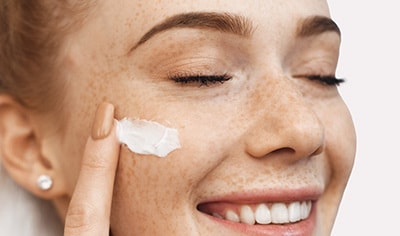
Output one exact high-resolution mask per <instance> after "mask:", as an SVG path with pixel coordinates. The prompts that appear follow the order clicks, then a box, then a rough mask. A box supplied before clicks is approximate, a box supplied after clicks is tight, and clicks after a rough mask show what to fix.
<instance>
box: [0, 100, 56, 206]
mask: <svg viewBox="0 0 400 236" xmlns="http://www.w3.org/2000/svg"><path fill="white" fill-rule="evenodd" d="M40 145H41V142H40V140H39V139H38V136H37V134H36V133H35V129H34V126H33V124H32V122H31V119H30V113H29V112H28V111H27V109H25V108H24V107H23V106H21V105H20V104H19V103H18V102H16V101H15V100H14V99H12V98H11V97H10V96H7V95H0V160H1V163H2V165H3V166H4V168H5V169H6V170H7V172H8V173H9V175H10V176H11V177H12V178H13V179H14V180H15V181H16V182H17V183H18V184H19V185H21V186H22V187H24V188H25V189H27V190H28V191H30V192H31V193H33V194H35V195H37V196H38V197H41V198H45V199H52V198H55V197H57V196H60V195H61V193H62V191H63V189H62V186H60V185H59V186H58V187H55V186H52V187H51V188H50V189H47V190H46V191H44V190H43V189H42V188H41V187H40V185H38V183H37V180H38V178H40V176H42V175H47V176H49V177H51V176H54V174H55V171H54V169H53V167H52V164H51V162H50V161H49V160H48V159H47V158H46V157H44V156H43V155H42V153H41V147H40Z"/></svg>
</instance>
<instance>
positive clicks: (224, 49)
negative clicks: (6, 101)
mask: <svg viewBox="0 0 400 236" xmlns="http://www.w3.org/2000/svg"><path fill="white" fill-rule="evenodd" d="M221 9H223V11H222V10H221ZM194 11H196V12H198V11H202V12H227V13H230V14H237V15H241V16H244V17H246V18H247V19H248V20H249V21H250V22H251V23H252V25H253V26H254V29H253V30H252V34H251V35H249V36H239V35H235V34H232V33H226V32H225V33H224V32H218V31H216V30H210V29H201V28H200V29H199V28H195V29H193V28H190V29H189V28H179V29H170V30H166V31H164V32H160V33H158V34H156V35H154V36H153V37H151V38H150V39H149V40H147V41H146V42H144V43H143V44H141V45H140V46H138V47H135V45H136V43H137V42H138V41H139V40H140V38H141V37H142V36H143V35H144V34H145V33H146V32H147V31H148V30H150V29H151V28H152V27H153V26H155V25H157V24H159V23H160V22H162V21H163V20H165V19H166V18H167V17H170V16H173V15H176V14H179V13H184V12H194ZM90 14H91V15H90V17H89V18H88V20H87V21H86V22H85V24H84V25H83V26H82V27H81V28H80V30H79V31H77V32H74V33H73V34H71V35H70V36H68V38H67V39H66V41H65V44H64V47H63V50H62V52H61V54H62V58H63V60H64V65H65V67H64V70H62V71H60V77H63V78H65V80H66V81H67V82H66V83H65V91H66V93H65V94H66V95H65V98H64V99H63V107H64V108H63V111H64V113H63V114H61V115H60V114H50V115H46V116H44V115H41V114H35V115H34V116H33V119H32V123H34V124H36V127H37V128H36V129H37V130H39V131H38V132H39V133H40V135H38V136H39V137H40V143H41V145H42V146H41V150H42V153H43V155H44V156H46V157H47V159H50V160H51V162H52V168H53V169H54V170H56V171H55V172H57V174H56V175H55V176H54V178H55V181H54V182H55V185H57V184H59V185H60V186H62V187H57V188H56V189H55V190H53V191H56V190H57V194H49V195H46V196H44V197H46V198H48V199H51V200H52V201H53V202H54V204H55V206H56V207H57V209H58V211H59V214H60V216H61V218H63V219H65V216H66V212H67V209H68V202H69V201H70V199H71V197H72V195H73V193H74V189H75V186H76V183H77V180H78V176H79V170H80V167H81V157H82V156H83V153H84V149H85V144H86V140H87V137H88V136H89V135H90V133H91V127H92V123H93V121H92V120H93V119H94V114H95V111H96V107H97V106H98V105H99V104H100V103H101V102H102V101H107V102H109V103H111V104H113V105H114V106H115V118H116V119H121V118H123V117H131V118H141V119H147V120H153V121H157V122H159V123H161V124H163V125H166V126H169V127H173V128H176V129H177V130H178V131H179V135H180V141H181V145H182V148H181V149H179V150H176V151H174V152H172V153H171V154H170V155H169V156H168V157H167V158H164V159H160V158H158V157H154V156H141V155H137V154H133V153H131V152H130V151H129V150H127V149H126V148H125V147H122V148H121V151H120V155H119V164H118V168H117V172H116V178H115V187H114V190H113V198H112V200H113V202H112V208H111V229H112V232H113V235H114V236H118V235H241V234H240V232H238V231H234V230H232V229H230V228H229V227H224V226H221V225H219V224H216V223H215V222H212V221H210V220H209V218H208V217H206V216H205V214H203V213H201V212H200V211H198V210H197V209H196V207H197V205H198V204H199V203H202V202H204V201H207V200H209V199H213V198H215V197H219V196H226V195H232V194H233V195H235V194H249V193H253V192H262V193H263V194H266V195H268V196H269V195H271V194H275V193H279V192H283V191H287V190H289V191H302V189H310V188H312V189H315V190H316V191H318V192H320V193H321V194H320V195H318V199H315V200H316V201H315V206H316V207H315V208H316V220H317V225H316V227H315V229H314V235H329V232H330V230H331V228H332V226H333V222H334V219H335V216H336V212H337V209H338V206H339V203H340V199H341V197H342V194H343V191H344V189H345V186H346V183H347V180H348V177H349V175H350V172H351V168H352V165H353V160H354V156H355V145H356V144H355V133H354V127H353V123H352V120H351V116H350V114H349V112H348V110H347V107H346V105H345V103H344V102H343V101H342V99H341V97H340V95H339V93H338V91H337V88H336V87H335V86H328V85H324V84H322V83H320V82H318V81H311V80H309V79H307V78H304V77H301V76H299V75H333V74H334V73H335V69H336V64H337V59H338V53H339V44H340V37H339V36H338V34H337V33H334V32H327V33H323V34H319V35H316V36H310V37H305V38H299V37H296V31H297V27H298V24H299V23H300V22H302V21H303V20H304V19H305V18H306V17H309V16H315V15H318V16H326V17H329V11H328V7H327V4H326V2H325V1H321V0H293V1H272V0H271V1H269V0H268V1H265V0H262V1H261V0H260V1H241V0H233V1H231V0H230V1H211V0H210V1H206V0H205V1H175V0H172V1H155V0H149V1H128V0H122V1H120V2H119V3H118V4H115V2H114V1H111V0H104V1H99V2H98V3H97V4H96V5H95V6H94V9H93V10H92V11H91V13H90ZM134 47H135V48H134ZM132 48H134V50H132ZM188 74H189V75H192V74H194V75H198V74H206V75H215V74H216V75H221V74H229V75H231V76H232V77H233V78H232V79H231V80H229V81H226V82H225V83H215V84H209V86H200V85H199V84H179V83H176V82H174V81H172V80H171V79H169V76H171V75H173V76H176V75H188ZM60 116H61V117H60ZM54 120H57V122H54ZM49 121H53V122H49ZM110 142H112V141H110ZM110 188H111V187H110ZM83 189H84V188H83ZM80 191H84V190H82V188H80ZM88 191H89V190H88ZM38 195H40V194H38ZM99 201H100V200H99ZM265 202H268V198H267V199H265ZM83 205H85V204H83ZM71 235H72V234H71Z"/></svg>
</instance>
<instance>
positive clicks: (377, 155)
mask: <svg viewBox="0 0 400 236" xmlns="http://www.w3.org/2000/svg"><path fill="white" fill-rule="evenodd" d="M328 3H329V6H330V9H331V14H332V18H333V19H334V20H335V21H336V22H337V23H338V25H339V26H340V28H341V30H342V33H343V35H342V48H341V57H340V61H339V67H338V71H337V75H338V76H339V77H345V78H346V79H347V82H346V83H345V84H343V85H342V86H341V87H340V91H341V94H342V96H343V97H344V99H345V100H346V102H347V104H348V106H349V108H350V110H351V112H352V114H353V119H354V122H355V125H356V129H357V133H358V148H357V156H356V162H355V166H354V169H353V172H352V175H351V177H350V181H349V184H348V187H347V189H346V191H345V195H344V198H343V201H342V205H341V208H340V210H339V214H338V218H337V221H336V224H335V227H334V231H333V234H332V235H333V236H347V235H374V236H375V235H378V236H381V235H400V229H399V228H400V214H398V213H399V212H400V191H399V189H398V188H399V186H400V154H399V152H400V138H399V136H400V85H399V79H400V59H399V57H400V46H399V45H400V7H398V5H399V3H398V1H395V0H381V1H371V0H363V1H362V0H353V1H351V0H328Z"/></svg>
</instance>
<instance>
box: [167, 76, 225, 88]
mask: <svg viewBox="0 0 400 236" xmlns="http://www.w3.org/2000/svg"><path fill="white" fill-rule="evenodd" d="M169 79H171V80H172V81H174V82H176V83H179V84H184V85H186V84H194V85H199V86H210V85H214V84H223V83H224V82H226V81H228V80H231V79H232V76H230V75H228V74H222V75H200V74H198V75H174V76H170V77H169Z"/></svg>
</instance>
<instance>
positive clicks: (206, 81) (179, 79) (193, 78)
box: [170, 74, 345, 87]
mask: <svg viewBox="0 0 400 236" xmlns="http://www.w3.org/2000/svg"><path fill="white" fill-rule="evenodd" d="M304 77H305V78H307V79H309V80H311V81H316V82H319V83H321V84H323V85H327V86H339V85H340V84H342V83H344V82H345V80H344V79H340V78H336V77H335V76H323V75H310V76H304ZM170 79H171V80H172V81H174V82H176V83H179V84H199V85H200V86H207V87H208V86H210V85H214V84H223V83H225V82H226V81H229V80H231V79H232V76H230V75H228V74H222V75H176V76H172V77H170Z"/></svg>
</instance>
